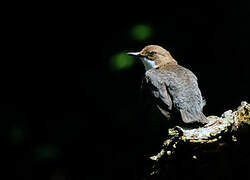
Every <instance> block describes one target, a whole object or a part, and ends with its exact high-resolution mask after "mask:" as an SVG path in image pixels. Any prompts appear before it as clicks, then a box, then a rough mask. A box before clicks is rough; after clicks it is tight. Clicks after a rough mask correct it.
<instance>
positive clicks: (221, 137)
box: [150, 102, 250, 176]
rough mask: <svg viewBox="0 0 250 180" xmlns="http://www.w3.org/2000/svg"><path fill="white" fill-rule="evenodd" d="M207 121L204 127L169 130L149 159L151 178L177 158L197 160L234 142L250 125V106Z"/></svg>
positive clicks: (244, 106) (242, 104)
mask: <svg viewBox="0 0 250 180" xmlns="http://www.w3.org/2000/svg"><path fill="white" fill-rule="evenodd" d="M208 119H209V123H208V124H206V125H205V126H203V127H199V128H194V129H184V128H182V127H178V126H177V127H175V128H171V129H169V134H168V138H167V139H166V140H165V141H164V143H163V145H162V148H161V150H160V152H159V153H158V154H157V155H155V156H152V157H150V159H151V160H153V168H152V169H151V172H150V176H153V175H159V174H161V172H162V171H163V169H165V168H166V165H169V164H171V162H173V161H172V160H174V159H176V158H178V156H190V157H191V159H195V160H198V159H199V158H200V156H202V154H203V153H208V152H217V151H218V150H219V149H220V148H221V147H222V146H224V145H225V144H231V143H234V142H236V141H237V136H238V135H239V132H240V131H241V129H244V128H245V127H249V125H250V104H248V103H247V102H242V103H241V105H240V106H239V107H238V108H237V110H235V111H232V110H228V111H226V112H224V113H223V114H222V116H221V117H217V116H209V117H208ZM178 152H179V153H178Z"/></svg>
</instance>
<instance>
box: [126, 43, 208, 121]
mask: <svg viewBox="0 0 250 180" xmlns="http://www.w3.org/2000/svg"><path fill="white" fill-rule="evenodd" d="M128 55H131V56H136V57H139V59H141V60H142V62H143V64H144V67H145V71H146V72H145V81H144V82H145V83H144V84H145V85H144V86H146V87H148V89H149V90H150V92H151V95H152V97H153V99H154V103H155V104H156V106H157V108H158V109H159V110H160V112H161V113H162V114H163V115H164V116H165V117H166V118H168V119H171V116H172V114H176V112H177V113H178V114H179V115H180V117H181V122H182V123H184V124H194V123H201V124H206V123H208V119H207V118H206V116H205V115H204V114H203V107H204V106H205V104H206V101H205V100H204V98H203V97H202V95H201V91H200V89H199V86H198V79H197V77H196V76H195V74H194V73H193V72H192V71H190V70H189V69H187V68H185V67H183V66H181V65H179V64H178V62H177V61H176V60H175V59H174V58H173V57H172V56H171V54H170V53H169V51H167V50H166V49H164V48H163V47H161V46H159V45H148V46H145V47H144V48H143V49H142V50H141V51H139V52H128Z"/></svg>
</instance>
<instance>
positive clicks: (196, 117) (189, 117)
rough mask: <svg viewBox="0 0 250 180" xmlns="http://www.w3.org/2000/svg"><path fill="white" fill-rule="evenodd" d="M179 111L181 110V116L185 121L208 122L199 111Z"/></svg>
mask: <svg viewBox="0 0 250 180" xmlns="http://www.w3.org/2000/svg"><path fill="white" fill-rule="evenodd" d="M180 112H181V118H182V120H183V121H184V122H185V123H194V122H200V123H208V119H207V118H206V116H205V115H204V114H203V113H202V112H201V111H200V112H193V113H191V112H188V111H185V110H180Z"/></svg>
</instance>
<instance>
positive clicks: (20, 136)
mask: <svg viewBox="0 0 250 180" xmlns="http://www.w3.org/2000/svg"><path fill="white" fill-rule="evenodd" d="M25 135H26V131H25V129H24V128H18V127H14V128H13V129H12V130H11V132H10V140H11V142H12V143H13V144H19V143H22V142H23V141H24V139H25Z"/></svg>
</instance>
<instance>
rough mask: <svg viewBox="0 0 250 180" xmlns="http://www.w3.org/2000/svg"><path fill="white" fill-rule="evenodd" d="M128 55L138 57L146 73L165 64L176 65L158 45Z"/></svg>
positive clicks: (168, 54)
mask: <svg viewBox="0 0 250 180" xmlns="http://www.w3.org/2000/svg"><path fill="white" fill-rule="evenodd" d="M128 54H129V55H132V56H137V57H139V58H140V59H141V60H142V62H143V64H144V66H145V69H146V71H147V70H149V69H151V68H158V67H160V66H162V65H165V64H177V62H176V61H175V60H174V58H173V57H172V56H171V55H170V53H169V52H168V51H167V50H166V49H164V48H162V47H161V46H158V45H148V46H146V47H144V48H143V49H142V50H141V51H140V52H130V53H128Z"/></svg>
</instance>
